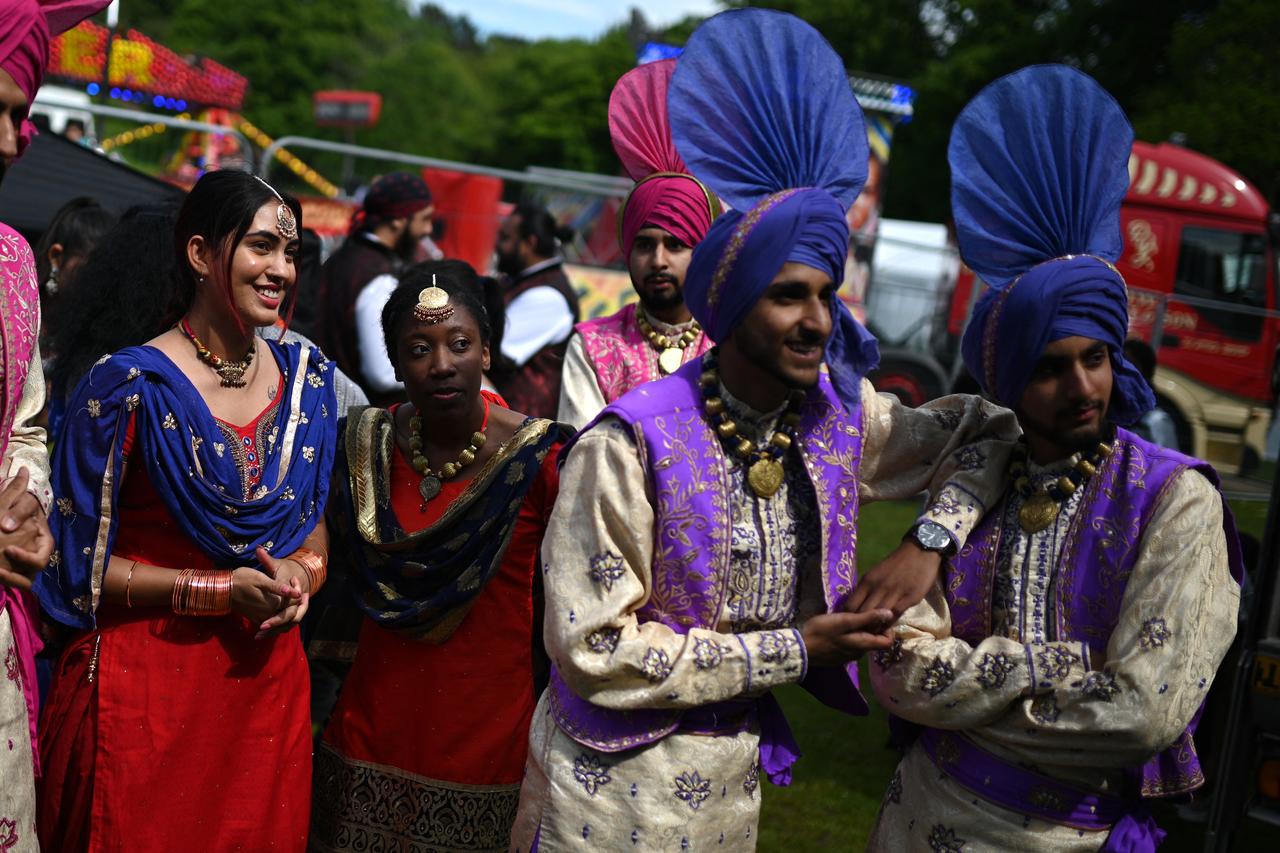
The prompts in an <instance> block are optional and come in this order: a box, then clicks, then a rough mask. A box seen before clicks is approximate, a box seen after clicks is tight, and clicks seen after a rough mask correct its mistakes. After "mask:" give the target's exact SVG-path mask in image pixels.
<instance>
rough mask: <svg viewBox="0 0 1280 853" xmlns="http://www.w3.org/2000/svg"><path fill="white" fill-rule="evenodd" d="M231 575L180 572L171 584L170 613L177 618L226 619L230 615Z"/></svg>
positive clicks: (222, 572) (215, 571) (225, 573)
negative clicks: (215, 617) (217, 617)
mask: <svg viewBox="0 0 1280 853" xmlns="http://www.w3.org/2000/svg"><path fill="white" fill-rule="evenodd" d="M231 586H232V581H231V572H229V571H220V570H214V571H196V570H195V569H183V570H182V571H180V572H178V579H177V580H176V581H174V584H173V600H172V601H171V606H172V608H173V612H174V613H176V614H178V615H179V616H225V615H227V614H228V613H230V612H231Z"/></svg>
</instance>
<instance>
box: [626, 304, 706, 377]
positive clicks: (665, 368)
mask: <svg viewBox="0 0 1280 853" xmlns="http://www.w3.org/2000/svg"><path fill="white" fill-rule="evenodd" d="M636 325H637V326H639V327H640V334H642V335H644V336H645V337H646V338H647V339H648V340H649V343H650V344H652V345H653V348H654V349H656V350H657V351H658V370H659V371H661V372H662V375H663V376H667V375H669V374H672V373H675V372H676V371H677V370H679V369H680V365H682V364H684V351H685V348H686V347H688V346H689V344H691V343H693V342H694V341H696V340H697V339H698V335H700V334H702V327H701V326H699V325H698V321H697V320H694V321H693V325H691V326H690V327H689V328H687V329H685V330H684V331H683V332H682V333H681V334H680V337H678V338H675V339H674V340H673V339H672V338H669V337H667V336H666V335H661V334H658V331H657V330H656V329H654V328H653V325H652V324H651V323H650V322H649V319H648V318H647V317H645V316H644V310H643V309H641V308H639V307H637V308H636Z"/></svg>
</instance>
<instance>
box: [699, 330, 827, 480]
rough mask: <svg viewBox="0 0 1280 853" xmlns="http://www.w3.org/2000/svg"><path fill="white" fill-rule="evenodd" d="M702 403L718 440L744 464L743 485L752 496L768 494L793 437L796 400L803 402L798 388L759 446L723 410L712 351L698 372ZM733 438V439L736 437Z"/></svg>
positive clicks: (797, 416) (797, 418) (782, 473)
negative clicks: (766, 441) (776, 425)
mask: <svg viewBox="0 0 1280 853" xmlns="http://www.w3.org/2000/svg"><path fill="white" fill-rule="evenodd" d="M701 384H702V397H703V405H704V406H705V408H706V410H707V416H708V419H709V420H710V421H711V423H712V425H713V426H714V427H715V428H716V434H717V435H719V436H720V440H721V441H722V442H724V443H725V445H726V446H728V447H729V449H730V450H731V452H732V453H733V454H734V455H735V456H737V457H738V458H739V459H741V460H742V461H743V462H745V463H746V464H747V485H749V486H750V487H751V491H753V492H755V494H756V497H759V498H771V497H773V496H774V494H775V493H777V491H778V489H780V488H781V487H782V481H783V479H784V477H785V474H786V472H785V471H784V470H783V467H782V457H783V456H784V455H786V452H787V450H788V449H790V447H791V444H792V442H793V441H794V440H795V434H796V427H797V426H799V425H800V404H801V403H802V402H804V393H803V392H802V391H793V392H792V393H791V397H790V398H789V399H788V400H787V410H786V411H785V412H783V413H782V421H781V423H780V424H779V426H778V429H777V430H776V431H775V432H774V433H773V435H772V436H770V437H769V443H768V445H766V446H765V447H764V448H763V449H761V448H758V447H756V444H755V442H754V441H752V440H751V439H749V438H746V437H744V436H741V435H738V425H737V423H735V422H734V420H733V418H731V417H729V414H728V413H727V412H726V411H725V404H724V399H723V398H721V397H720V394H719V390H720V371H719V369H718V368H717V366H716V359H715V351H714V350H712V352H711V353H710V354H708V356H707V360H706V370H704V371H703V373H702V379H701ZM734 439H737V440H736V441H735V440H734Z"/></svg>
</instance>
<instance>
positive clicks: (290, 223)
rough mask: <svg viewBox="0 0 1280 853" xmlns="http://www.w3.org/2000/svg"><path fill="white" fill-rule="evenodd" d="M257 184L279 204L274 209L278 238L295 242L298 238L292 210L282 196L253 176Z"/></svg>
mask: <svg viewBox="0 0 1280 853" xmlns="http://www.w3.org/2000/svg"><path fill="white" fill-rule="evenodd" d="M254 177H255V178H257V180H258V183H260V184H262V185H263V186H264V187H266V188H267V189H269V190H271V194H272V195H273V196H275V197H276V199H277V200H278V201H279V202H280V204H279V205H278V206H277V207H276V230H277V231H279V232H280V236H281V237H283V238H284V239H286V240H296V239H297V237H298V220H297V218H296V217H295V216H294V215H293V208H291V207H290V206H289V205H287V204H285V203H284V196H282V195H280V193H278V192H277V191H276V188H275V187H273V186H271V184H269V183H267V182H266V181H264V180H262V178H259V177H258V176H257V175H254Z"/></svg>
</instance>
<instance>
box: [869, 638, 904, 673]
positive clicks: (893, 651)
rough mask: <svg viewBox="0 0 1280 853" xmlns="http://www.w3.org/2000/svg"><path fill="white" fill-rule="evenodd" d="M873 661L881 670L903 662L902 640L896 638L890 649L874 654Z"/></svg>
mask: <svg viewBox="0 0 1280 853" xmlns="http://www.w3.org/2000/svg"><path fill="white" fill-rule="evenodd" d="M871 659H872V660H873V661H875V663H876V666H878V667H880V668H881V669H888V668H889V667H891V666H893V665H894V664H895V663H897V662H898V661H900V660H902V638H901V637H895V638H894V640H893V644H892V645H891V646H889V648H887V649H881V650H880V651H878V652H873V653H872V655H871Z"/></svg>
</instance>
